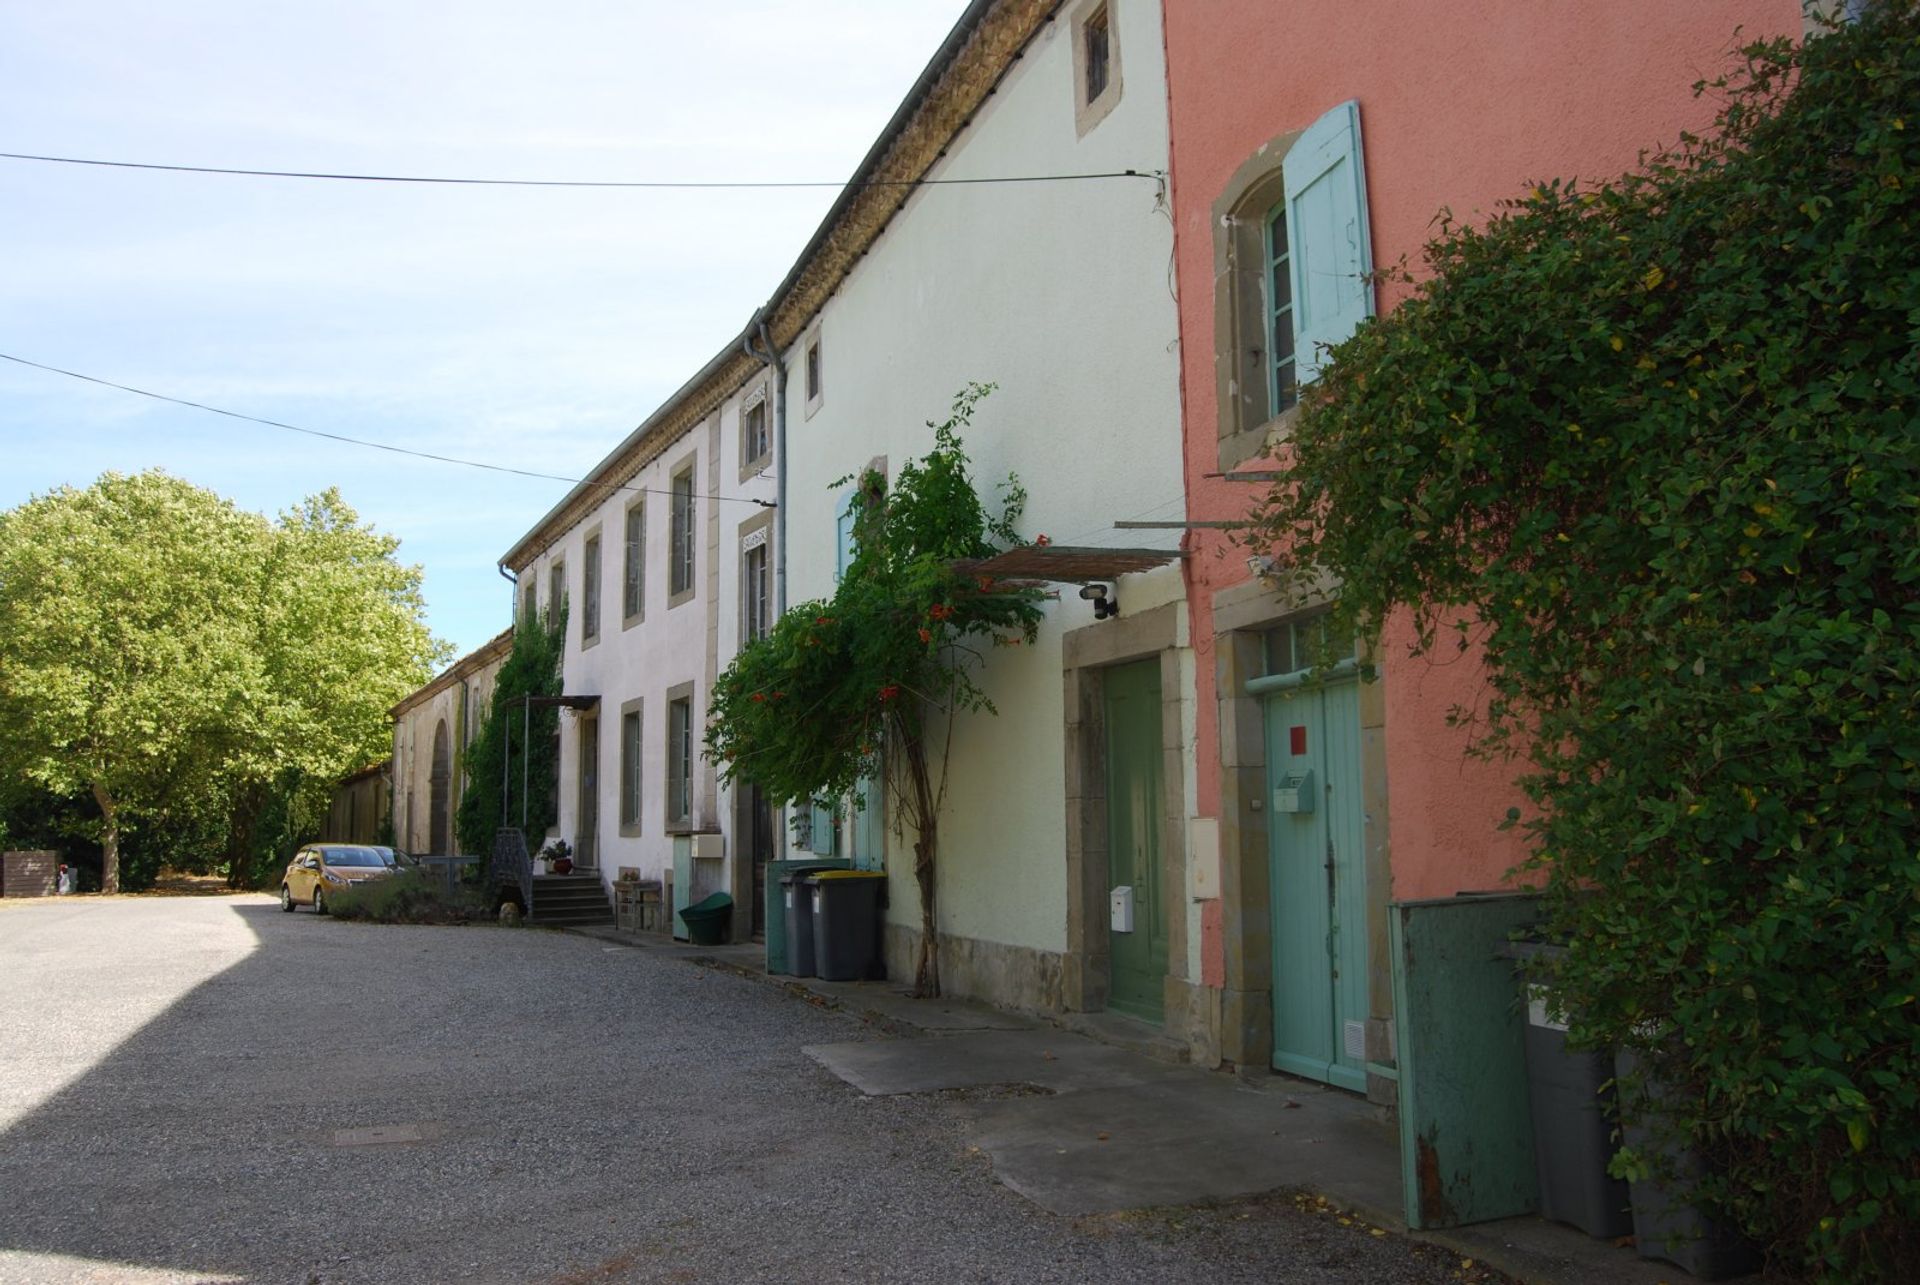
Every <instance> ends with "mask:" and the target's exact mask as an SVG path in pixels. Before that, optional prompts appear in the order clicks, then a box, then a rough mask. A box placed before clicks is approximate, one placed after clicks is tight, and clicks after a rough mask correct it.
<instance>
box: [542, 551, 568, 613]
mask: <svg viewBox="0 0 1920 1285" xmlns="http://www.w3.org/2000/svg"><path fill="white" fill-rule="evenodd" d="M566 607H567V564H566V563H564V562H556V563H554V564H553V565H552V566H550V567H548V568H547V614H548V615H549V616H551V617H553V618H554V619H556V620H558V619H559V618H560V613H561V612H562V611H565V610H566Z"/></svg>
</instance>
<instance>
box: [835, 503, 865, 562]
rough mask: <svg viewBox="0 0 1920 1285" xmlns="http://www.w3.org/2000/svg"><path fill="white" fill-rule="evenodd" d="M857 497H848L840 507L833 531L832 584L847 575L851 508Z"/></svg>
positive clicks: (851, 518) (850, 557)
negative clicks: (837, 520)
mask: <svg viewBox="0 0 1920 1285" xmlns="http://www.w3.org/2000/svg"><path fill="white" fill-rule="evenodd" d="M858 499H859V496H858V495H857V494H855V495H849V496H848V497H847V502H846V503H845V504H844V505H842V506H841V507H840V518H839V522H838V524H837V526H836V530H835V542H834V550H833V582H834V583H835V584H839V583H840V578H841V577H842V576H844V575H846V574H847V564H848V563H849V562H852V561H853V512H854V510H853V506H854V504H855V503H856V502H857V501H858Z"/></svg>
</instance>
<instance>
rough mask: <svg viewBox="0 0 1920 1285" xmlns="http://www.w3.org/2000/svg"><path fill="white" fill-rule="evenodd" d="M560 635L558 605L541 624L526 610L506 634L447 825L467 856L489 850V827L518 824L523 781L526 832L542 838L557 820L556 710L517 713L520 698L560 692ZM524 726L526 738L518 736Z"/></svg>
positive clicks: (562, 615)
mask: <svg viewBox="0 0 1920 1285" xmlns="http://www.w3.org/2000/svg"><path fill="white" fill-rule="evenodd" d="M566 638H567V612H566V609H565V608H564V607H562V608H561V609H560V610H559V611H556V612H549V613H547V616H546V618H545V619H544V620H542V619H541V618H540V617H539V616H538V615H537V614H535V613H532V612H529V613H527V614H525V615H523V616H521V617H520V623H519V626H518V627H517V628H516V629H515V630H514V631H513V650H512V651H511V652H509V653H508V655H507V659H506V660H505V661H504V662H502V664H501V666H500V673H499V676H498V677H496V678H495V679H494V683H493V703H492V705H491V707H490V708H489V710H488V712H487V714H486V716H485V717H484V718H483V719H482V720H481V722H480V726H479V728H478V729H477V730H476V731H475V733H474V739H473V743H472V744H471V745H470V746H468V748H467V758H466V762H467V783H466V788H465V790H464V791H463V792H462V794H461V796H460V810H459V812H458V813H457V814H456V816H455V818H454V825H455V826H456V827H457V830H458V833H459V836H460V846H461V847H463V848H465V849H466V850H467V851H468V852H491V851H492V850H493V832H494V831H495V830H496V829H498V828H499V827H501V826H502V825H508V826H519V825H520V824H521V816H522V793H523V789H522V782H523V781H524V783H525V787H524V794H525V816H526V825H525V829H526V831H527V833H528V834H529V835H543V834H545V833H546V832H547V831H548V829H550V828H551V827H552V826H553V825H554V824H555V823H556V822H557V821H558V820H559V819H560V799H559V784H558V782H559V766H560V760H559V753H560V711H559V709H557V708H555V707H552V706H549V707H547V708H545V709H536V710H533V711H531V714H530V716H523V714H522V710H521V700H522V698H524V697H528V696H558V695H560V694H561V691H562V688H561V681H560V680H561V674H560V664H561V660H562V658H563V656H564V654H565V649H566ZM529 722H530V723H531V735H530V736H529V735H527V734H526V733H524V732H523V728H525V727H526V726H527V724H528V723H529ZM503 778H504V780H505V786H504V792H503V787H502V780H503ZM528 843H529V846H531V847H538V846H539V844H538V843H536V842H534V841H533V840H532V839H529V841H528Z"/></svg>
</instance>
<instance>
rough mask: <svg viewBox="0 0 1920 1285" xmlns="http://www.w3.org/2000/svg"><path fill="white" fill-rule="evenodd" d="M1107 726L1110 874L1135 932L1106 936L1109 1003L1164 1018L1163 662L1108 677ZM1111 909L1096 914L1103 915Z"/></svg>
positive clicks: (1118, 671) (1154, 1018)
mask: <svg viewBox="0 0 1920 1285" xmlns="http://www.w3.org/2000/svg"><path fill="white" fill-rule="evenodd" d="M1103 678H1104V684H1103V685H1104V687H1105V689H1106V722H1107V871H1108V876H1109V879H1108V883H1109V886H1110V888H1131V889H1132V890H1133V931H1131V932H1117V931H1116V932H1113V933H1111V934H1110V935H1109V938H1108V950H1109V956H1108V957H1109V959H1110V961H1111V978H1110V981H1111V985H1110V987H1109V990H1108V995H1107V1005H1108V1007H1110V1008H1114V1009H1118V1010H1119V1011H1120V1012H1123V1013H1128V1014H1131V1015H1132V1016H1134V1017H1142V1018H1145V1019H1147V1020H1148V1021H1152V1022H1158V1021H1160V1020H1162V1017H1163V1015H1164V1014H1163V1009H1164V1003H1165V1001H1164V999H1163V997H1162V993H1163V988H1164V985H1165V982H1166V977H1167V906H1166V898H1165V897H1164V896H1163V895H1162V890H1161V880H1162V868H1161V860H1160V812H1161V765H1160V758H1161V753H1162V751H1161V744H1160V662H1159V661H1158V660H1143V661H1138V662H1135V663H1134V664H1131V665H1120V666H1116V667H1115V668H1113V669H1109V670H1107V671H1106V673H1105V674H1104V675H1103ZM1107 910H1108V907H1105V906H1101V907H1096V908H1095V913H1097V914H1105V913H1107Z"/></svg>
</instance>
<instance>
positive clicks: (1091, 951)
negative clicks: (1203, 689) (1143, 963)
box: [1061, 601, 1212, 1047]
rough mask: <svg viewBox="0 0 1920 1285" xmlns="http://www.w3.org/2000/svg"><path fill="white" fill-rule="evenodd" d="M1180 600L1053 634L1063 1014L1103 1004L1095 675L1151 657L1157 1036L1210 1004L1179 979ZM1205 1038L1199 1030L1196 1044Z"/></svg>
mask: <svg viewBox="0 0 1920 1285" xmlns="http://www.w3.org/2000/svg"><path fill="white" fill-rule="evenodd" d="M1185 618H1186V604H1185V603H1184V602H1180V601H1176V602H1171V603H1167V604H1166V605H1164V606H1160V607H1155V608H1152V609H1151V610H1148V611H1143V612H1141V613H1139V614H1138V615H1132V616H1128V615H1123V616H1120V617H1118V618H1116V619H1112V620H1104V621H1100V622H1098V623H1096V624H1092V625H1088V626H1085V627H1083V628H1080V629H1074V630H1071V631H1069V632H1068V633H1067V634H1066V636H1065V638H1064V639H1063V646H1062V649H1061V654H1062V660H1061V665H1062V671H1063V680H1064V682H1065V685H1066V703H1065V710H1066V724H1067V725H1066V729H1065V736H1064V737H1063V738H1062V739H1063V742H1064V744H1065V749H1066V785H1067V799H1066V804H1067V807H1066V814H1067V815H1066V820H1067V844H1066V852H1067V950H1066V954H1065V956H1064V958H1063V959H1062V977H1061V983H1062V986H1061V990H1062V996H1061V998H1062V1001H1063V1005H1064V1007H1065V1008H1066V1009H1067V1010H1068V1011H1070V1012H1082V1013H1095V1012H1102V1011H1104V1010H1105V1009H1106V1007H1107V999H1108V994H1109V986H1110V984H1111V978H1112V972H1111V959H1112V956H1111V942H1110V939H1109V938H1110V934H1109V931H1108V926H1107V924H1108V918H1107V914H1108V897H1107V893H1108V888H1109V886H1110V881H1109V878H1108V868H1107V755H1106V724H1105V718H1106V714H1105V700H1104V696H1105V686H1104V675H1105V672H1106V670H1107V668H1108V667H1110V666H1113V665H1119V664H1124V663H1127V662H1129V661H1137V660H1149V659H1155V658H1157V659H1158V660H1159V662H1160V693H1161V702H1162V704H1161V715H1160V729H1161V731H1160V741H1161V754H1162V772H1161V789H1162V791H1163V792H1164V799H1163V802H1162V806H1161V810H1160V818H1161V820H1160V825H1161V832H1160V851H1161V853H1162V860H1161V884H1162V886H1161V895H1162V896H1163V897H1164V898H1165V899H1166V905H1167V908H1168V914H1167V977H1166V980H1165V986H1166V991H1165V997H1166V1019H1165V1029H1166V1031H1167V1033H1168V1034H1169V1035H1171V1036H1174V1037H1176V1038H1178V1039H1182V1040H1185V1039H1188V1038H1189V1032H1190V1031H1193V1030H1194V1029H1195V1023H1196V1022H1198V1024H1199V1025H1198V1030H1199V1031H1200V1032H1202V1033H1204V1032H1205V1031H1206V1030H1207V1029H1208V1028H1209V1027H1210V1026H1211V1022H1210V1021H1209V1020H1208V1018H1207V1014H1208V1012H1210V1011H1211V1008H1212V1005H1211V1003H1210V1001H1209V1000H1208V999H1207V998H1206V996H1205V992H1204V989H1203V988H1202V987H1201V986H1200V985H1199V984H1198V980H1197V979H1195V978H1190V977H1189V976H1187V971H1188V970H1187V937H1188V927H1187V890H1186V866H1187V859H1186V854H1187V838H1186V815H1187V802H1186V791H1187V763H1186V758H1187V755H1186V748H1185V744H1184V728H1185V720H1184V718H1183V717H1182V713H1183V710H1182V699H1183V697H1184V696H1185V694H1186V693H1185V688H1186V680H1185V679H1184V678H1183V676H1182V666H1181V663H1180V661H1181V650H1182V649H1181V642H1182V633H1183V630H1182V625H1183V624H1184V622H1185ZM1211 1043H1212V1041H1211V1039H1209V1038H1206V1037H1205V1036H1204V1034H1203V1035H1202V1046H1203V1047H1205V1046H1210V1045H1211Z"/></svg>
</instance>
